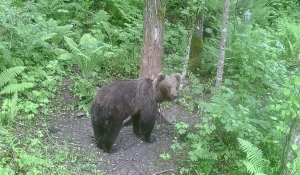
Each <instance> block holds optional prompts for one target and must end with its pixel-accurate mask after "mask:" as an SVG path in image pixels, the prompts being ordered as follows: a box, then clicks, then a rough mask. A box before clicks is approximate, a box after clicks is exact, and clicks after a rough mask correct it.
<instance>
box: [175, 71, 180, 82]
mask: <svg viewBox="0 0 300 175" xmlns="http://www.w3.org/2000/svg"><path fill="white" fill-rule="evenodd" d="M175 78H176V80H177V81H178V83H180V82H181V75H180V73H177V74H175Z"/></svg>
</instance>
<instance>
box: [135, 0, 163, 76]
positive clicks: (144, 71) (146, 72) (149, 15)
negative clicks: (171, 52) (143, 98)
mask: <svg viewBox="0 0 300 175" xmlns="http://www.w3.org/2000/svg"><path fill="white" fill-rule="evenodd" d="M163 4H164V2H163V0H144V45H143V52H142V61H141V69H140V78H144V77H148V78H151V79H155V78H156V77H157V75H158V73H159V72H160V70H161V60H162V57H163V34H164V7H163Z"/></svg>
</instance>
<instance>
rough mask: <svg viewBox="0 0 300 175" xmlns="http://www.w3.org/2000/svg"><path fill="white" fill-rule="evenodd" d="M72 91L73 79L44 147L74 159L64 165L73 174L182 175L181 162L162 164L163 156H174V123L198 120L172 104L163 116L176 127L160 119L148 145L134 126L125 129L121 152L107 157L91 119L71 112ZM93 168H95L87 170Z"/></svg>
mask: <svg viewBox="0 0 300 175" xmlns="http://www.w3.org/2000/svg"><path fill="white" fill-rule="evenodd" d="M71 87H72V80H70V79H66V80H65V81H64V82H62V84H61V85H60V86H59V87H58V90H57V94H56V98H55V99H54V100H53V101H52V104H51V106H53V112H52V114H51V116H50V117H49V118H50V119H49V122H48V127H49V128H48V130H49V134H48V139H47V141H46V143H45V144H47V145H48V146H49V147H50V148H51V149H53V150H55V149H60V148H66V150H68V151H70V154H72V155H74V159H76V160H74V162H75V163H74V164H68V165H65V166H67V167H68V168H69V169H71V170H74V174H101V173H102V174H105V175H148V174H151V175H152V174H153V175H155V174H179V173H178V172H179V168H180V165H179V164H180V161H181V160H180V159H178V157H176V158H175V157H171V158H170V159H168V160H163V159H162V158H161V157H160V155H161V154H163V153H170V152H172V149H171V148H170V147H171V145H172V143H173V139H174V137H175V136H176V133H175V132H176V131H175V129H174V123H175V122H180V121H182V122H186V123H190V124H192V123H195V120H196V117H194V116H191V115H189V114H188V113H187V112H186V111H185V110H183V109H182V108H181V107H180V106H178V105H176V104H175V103H170V105H168V107H166V108H165V109H161V113H162V114H163V115H164V116H165V117H167V118H168V119H169V120H170V121H171V122H172V123H173V125H171V124H168V123H166V122H163V121H162V120H160V119H158V120H157V123H156V126H155V129H154V130H153V134H154V135H155V136H156V137H157V141H156V142H154V143H146V142H144V141H143V140H141V138H139V137H137V136H135V135H134V134H133V132H132V126H131V125H130V126H124V127H123V128H122V129H121V131H120V133H119V135H118V137H117V140H116V142H115V147H116V148H117V150H118V152H117V153H114V154H108V153H104V152H103V151H102V150H100V149H98V148H97V147H96V146H95V144H94V139H93V130H92V126H91V121H90V118H89V117H88V116H87V115H86V114H84V113H83V112H82V111H79V110H76V109H75V110H74V109H72V107H71V106H74V105H76V102H77V101H78V99H76V98H75V97H74V96H73V95H72V92H71V91H70V89H71ZM72 155H71V156H70V158H72ZM75 155H76V158H75ZM90 164H93V165H94V166H92V167H91V166H85V165H90ZM72 166H74V167H72ZM84 167H86V168H84ZM96 170H98V171H96ZM100 171H101V173H99V172H100Z"/></svg>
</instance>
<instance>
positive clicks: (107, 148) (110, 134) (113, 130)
mask: <svg viewBox="0 0 300 175" xmlns="http://www.w3.org/2000/svg"><path fill="white" fill-rule="evenodd" d="M112 118H113V117H112ZM112 118H111V119H112ZM122 124H123V122H122V121H121V120H117V121H116V120H109V121H108V126H107V127H105V132H104V136H103V139H102V143H103V144H104V148H103V151H104V152H107V153H110V154H112V153H115V152H117V149H116V148H114V147H113V144H114V143H115V141H116V139H117V136H118V134H119V132H120V130H121V127H122Z"/></svg>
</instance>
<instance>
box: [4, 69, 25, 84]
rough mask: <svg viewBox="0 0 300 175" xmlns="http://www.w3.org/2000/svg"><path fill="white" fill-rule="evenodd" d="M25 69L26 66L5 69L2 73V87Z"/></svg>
mask: <svg viewBox="0 0 300 175" xmlns="http://www.w3.org/2000/svg"><path fill="white" fill-rule="evenodd" d="M24 70H25V67H22V66H17V67H13V68H10V69H7V70H5V71H3V72H2V73H1V74H0V88H1V87H2V86H4V85H5V84H6V83H8V82H9V81H11V80H12V79H13V78H15V77H16V76H18V75H19V74H21V73H22V72H23V71H24Z"/></svg>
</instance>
